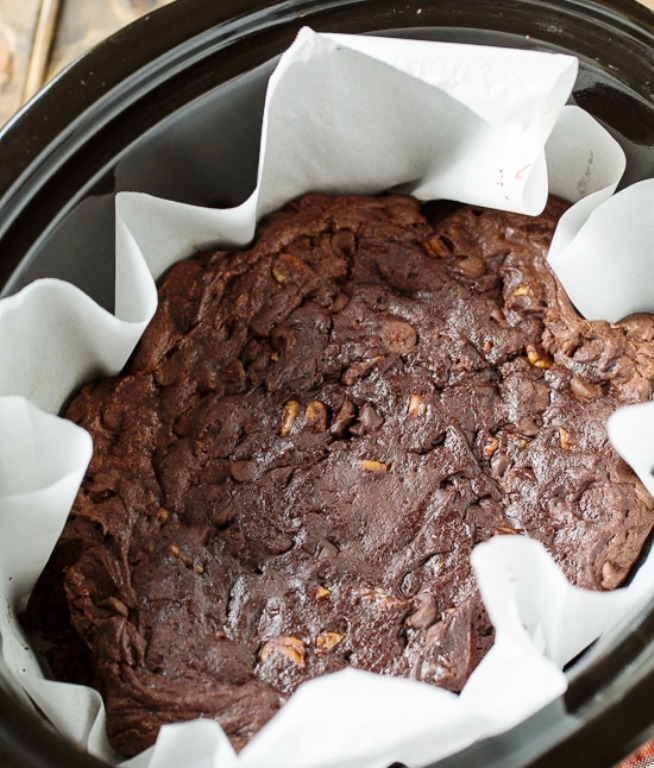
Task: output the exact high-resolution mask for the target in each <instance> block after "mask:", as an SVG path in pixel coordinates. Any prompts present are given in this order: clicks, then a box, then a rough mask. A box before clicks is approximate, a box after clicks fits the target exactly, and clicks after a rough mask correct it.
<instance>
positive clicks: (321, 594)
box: [316, 585, 329, 600]
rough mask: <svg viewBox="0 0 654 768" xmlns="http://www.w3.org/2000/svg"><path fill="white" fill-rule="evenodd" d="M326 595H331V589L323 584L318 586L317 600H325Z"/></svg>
mask: <svg viewBox="0 0 654 768" xmlns="http://www.w3.org/2000/svg"><path fill="white" fill-rule="evenodd" d="M326 597H329V590H328V589H327V588H326V587H323V586H322V585H319V586H318V587H316V600H324V599H325V598H326Z"/></svg>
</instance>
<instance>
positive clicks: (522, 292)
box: [511, 283, 529, 296]
mask: <svg viewBox="0 0 654 768" xmlns="http://www.w3.org/2000/svg"><path fill="white" fill-rule="evenodd" d="M528 293H529V286H528V285H525V284H524V283H523V284H522V285H519V286H518V287H517V288H514V289H513V290H512V291H511V296H526V295H527V294H528Z"/></svg>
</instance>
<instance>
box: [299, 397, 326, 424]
mask: <svg viewBox="0 0 654 768" xmlns="http://www.w3.org/2000/svg"><path fill="white" fill-rule="evenodd" d="M304 415H305V416H306V419H307V422H308V424H309V426H310V427H311V428H312V429H315V430H316V431H318V432H324V431H325V430H326V429H327V409H326V408H325V406H324V404H323V403H321V402H320V400H312V401H311V402H310V403H309V405H307V408H306V411H305V414H304Z"/></svg>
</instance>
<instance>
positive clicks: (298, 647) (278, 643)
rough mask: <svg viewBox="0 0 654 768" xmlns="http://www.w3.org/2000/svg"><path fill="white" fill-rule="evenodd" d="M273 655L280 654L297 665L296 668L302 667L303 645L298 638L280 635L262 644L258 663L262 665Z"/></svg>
mask: <svg viewBox="0 0 654 768" xmlns="http://www.w3.org/2000/svg"><path fill="white" fill-rule="evenodd" d="M273 653H281V655H282V656H284V657H285V658H287V659H288V660H289V661H292V662H293V664H297V665H298V667H303V666H304V654H305V649H304V643H303V642H302V640H300V638H299V637H293V636H292V635H280V636H279V637H275V638H273V639H272V640H268V642H266V643H264V644H263V645H262V646H261V650H260V651H259V661H260V662H261V663H263V662H264V661H266V659H269V658H270V657H271V656H272V655H273Z"/></svg>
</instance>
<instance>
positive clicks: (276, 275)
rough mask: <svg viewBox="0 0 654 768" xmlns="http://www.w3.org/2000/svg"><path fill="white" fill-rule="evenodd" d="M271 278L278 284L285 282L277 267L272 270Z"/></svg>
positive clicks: (283, 275) (284, 276)
mask: <svg viewBox="0 0 654 768" xmlns="http://www.w3.org/2000/svg"><path fill="white" fill-rule="evenodd" d="M272 276H273V277H274V278H275V280H277V282H278V283H283V282H285V281H286V275H285V274H284V273H283V272H282V271H281V270H280V269H278V268H277V267H273V268H272Z"/></svg>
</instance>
